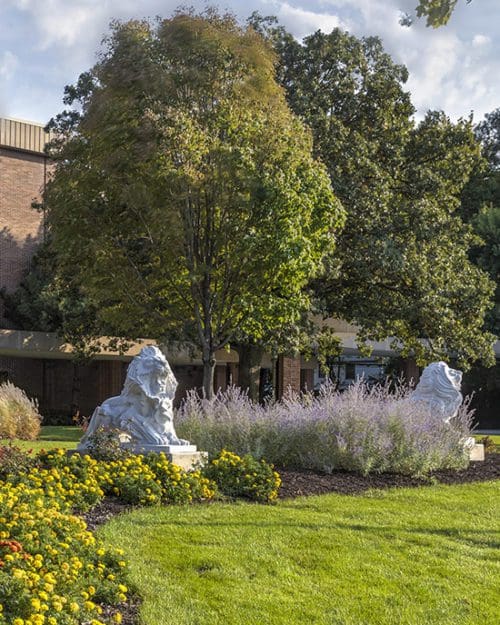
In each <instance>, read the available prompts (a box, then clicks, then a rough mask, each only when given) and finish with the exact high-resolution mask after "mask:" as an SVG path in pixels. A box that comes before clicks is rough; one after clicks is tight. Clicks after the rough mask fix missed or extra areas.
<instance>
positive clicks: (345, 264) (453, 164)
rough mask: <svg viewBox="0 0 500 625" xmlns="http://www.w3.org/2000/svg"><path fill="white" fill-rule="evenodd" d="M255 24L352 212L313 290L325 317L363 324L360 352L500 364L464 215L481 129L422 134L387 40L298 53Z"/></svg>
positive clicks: (488, 289) (457, 127)
mask: <svg viewBox="0 0 500 625" xmlns="http://www.w3.org/2000/svg"><path fill="white" fill-rule="evenodd" d="M252 23H253V24H254V26H255V27H256V28H258V29H259V30H260V31H261V32H263V33H264V34H265V35H266V36H267V38H268V39H269V40H270V41H272V42H273V44H274V46H275V49H276V51H277V53H278V55H279V66H278V75H279V78H280V81H281V83H282V84H283V85H284V87H285V89H286V92H287V98H288V102H289V104H290V106H291V108H292V110H293V111H295V112H296V113H297V114H299V115H301V116H302V118H303V119H304V120H305V121H306V122H307V123H308V124H309V126H310V127H311V129H312V131H313V136H314V149H315V154H316V156H318V157H320V158H321V159H322V160H323V162H324V163H325V164H326V166H327V168H328V171H329V174H330V178H331V181H332V186H333V188H334V190H335V192H336V194H337V195H338V197H339V199H340V200H341V202H342V204H343V206H344V208H345V209H346V212H347V221H346V225H345V228H344V229H343V231H342V233H341V234H340V235H339V237H338V241H337V248H336V254H335V257H331V258H330V259H329V260H328V261H327V263H326V264H327V271H328V276H327V277H326V278H324V277H321V278H320V279H318V280H316V282H315V285H314V286H315V290H316V295H317V296H318V298H319V299H320V301H321V302H322V309H323V311H324V313H325V314H329V315H332V316H335V317H339V318H342V319H345V320H347V321H349V322H351V323H355V324H356V325H358V326H359V328H360V330H359V334H358V340H359V343H360V345H361V347H363V343H365V342H366V341H367V340H369V339H371V340H384V339H386V338H387V337H394V338H395V339H396V340H395V341H394V347H395V348H396V349H397V350H398V351H400V352H401V353H402V354H403V355H408V356H409V355H411V356H413V357H415V358H416V359H417V360H418V361H419V363H420V364H425V363H426V362H428V361H429V360H432V359H436V358H443V357H449V355H450V354H451V355H455V356H456V357H457V358H458V360H459V361H460V363H461V364H462V366H467V363H468V362H471V361H474V360H476V359H477V358H483V359H484V360H485V362H489V363H491V362H492V357H493V352H492V349H491V345H492V342H493V336H492V335H490V334H489V333H487V332H484V331H483V323H484V316H485V312H486V310H487V309H488V307H489V306H490V298H491V295H492V292H493V285H492V283H491V282H490V281H489V280H488V277H487V275H486V274H485V272H484V271H481V270H480V269H479V268H478V267H477V266H475V265H473V264H472V263H471V262H470V261H469V260H468V253H469V250H470V248H471V246H472V245H473V243H474V242H475V237H474V233H473V231H472V229H471V227H470V226H468V225H466V224H464V223H463V221H462V220H461V219H460V215H459V214H458V213H457V212H456V211H457V208H458V207H459V205H460V194H461V192H462V189H463V187H464V185H465V183H466V182H467V180H468V178H469V176H470V174H471V171H472V170H473V169H474V167H479V163H480V162H481V157H480V149H479V145H478V142H477V141H476V139H475V137H474V134H473V131H472V126H471V123H470V121H463V120H462V121H460V122H458V123H457V124H452V123H451V122H450V121H449V119H448V118H447V117H446V116H445V115H444V114H443V113H437V112H434V113H429V114H428V115H427V116H426V118H425V120H424V121H422V122H421V123H420V124H418V125H416V124H415V123H414V121H413V119H412V115H413V112H414V109H413V106H412V104H411V101H410V96H409V94H408V93H407V92H405V91H404V83H405V82H406V79H407V70H406V68H404V67H403V66H401V65H396V64H395V63H394V62H393V61H392V60H391V58H390V57H389V55H388V54H386V53H385V52H384V50H383V48H382V44H381V42H380V40H379V39H377V38H373V37H370V38H366V39H361V40H358V39H356V38H355V37H353V36H350V35H349V34H347V33H344V32H341V31H340V30H338V29H335V30H333V31H332V32H331V33H330V34H325V33H322V32H320V31H318V32H316V33H314V34H313V35H310V36H308V37H306V38H305V39H304V40H303V41H302V42H301V43H299V42H297V41H296V40H295V39H294V38H293V37H292V36H290V35H289V34H288V33H286V32H285V31H284V29H283V28H281V27H277V26H276V25H275V23H273V21H272V20H268V19H266V18H259V16H256V15H254V16H253V17H252ZM423 338H425V339H427V341H425V342H422V340H421V339H423Z"/></svg>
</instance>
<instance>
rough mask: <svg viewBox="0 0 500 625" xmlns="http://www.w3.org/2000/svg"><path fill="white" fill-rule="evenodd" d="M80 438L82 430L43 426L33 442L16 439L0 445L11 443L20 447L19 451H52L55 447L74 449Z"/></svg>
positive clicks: (2, 441) (60, 426) (71, 427)
mask: <svg viewBox="0 0 500 625" xmlns="http://www.w3.org/2000/svg"><path fill="white" fill-rule="evenodd" d="M81 437H82V430H81V429H80V428H78V427H75V426H71V425H44V426H42V429H41V431H40V434H39V436H38V438H37V440H35V441H22V440H20V439H17V438H16V439H14V440H12V441H10V440H7V439H2V440H0V445H8V444H9V443H10V442H12V443H13V444H14V445H17V446H18V447H21V449H33V451H39V450H40V449H54V448H56V447H61V448H63V449H74V448H75V447H76V446H77V444H78V441H79V440H80V439H81Z"/></svg>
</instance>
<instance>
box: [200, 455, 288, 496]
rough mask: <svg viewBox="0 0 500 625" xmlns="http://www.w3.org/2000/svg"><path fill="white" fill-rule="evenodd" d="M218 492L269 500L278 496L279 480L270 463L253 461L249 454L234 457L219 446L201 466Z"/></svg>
mask: <svg viewBox="0 0 500 625" xmlns="http://www.w3.org/2000/svg"><path fill="white" fill-rule="evenodd" d="M204 473H205V475H206V476H207V477H208V478H209V479H211V480H213V481H214V482H215V483H216V484H217V487H218V488H219V490H220V491H221V493H223V494H224V495H226V496H227V497H244V498H245V499H251V500H252V501H259V502H261V503H269V502H272V501H274V500H275V499H276V498H277V496H278V489H279V487H280V484H281V479H280V476H279V474H278V473H276V471H273V467H272V465H270V464H268V463H267V462H266V461H265V460H260V461H259V460H256V459H255V458H254V457H253V456H251V455H250V454H247V455H246V456H243V457H242V458H240V456H237V455H236V454H233V453H231V452H230V451H227V450H226V449H223V450H222V451H221V452H220V453H219V454H218V455H217V456H216V457H215V458H214V459H213V460H212V461H211V462H210V464H209V465H208V466H207V467H206V468H205V469H204Z"/></svg>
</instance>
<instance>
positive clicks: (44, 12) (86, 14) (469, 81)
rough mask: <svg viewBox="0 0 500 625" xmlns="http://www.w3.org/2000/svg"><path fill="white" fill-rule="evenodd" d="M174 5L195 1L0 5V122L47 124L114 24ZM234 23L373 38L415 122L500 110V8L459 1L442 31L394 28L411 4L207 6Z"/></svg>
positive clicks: (305, 0) (352, 0)
mask: <svg viewBox="0 0 500 625" xmlns="http://www.w3.org/2000/svg"><path fill="white" fill-rule="evenodd" d="M179 4H184V5H186V4H188V5H189V6H193V7H195V8H196V9H202V8H203V7H204V6H206V3H205V2H203V1H202V0H188V1H187V2H182V0H174V1H171V0H0V117H1V116H4V117H14V118H18V119H25V120H31V121H37V122H42V123H45V122H47V121H48V120H49V119H50V118H51V117H52V116H53V115H56V114H57V113H58V112H60V111H61V110H63V109H64V105H63V103H62V97H63V92H64V86H65V85H67V84H72V83H74V82H75V81H76V79H77V78H78V75H79V74H80V73H81V72H83V71H85V70H87V69H89V68H90V67H91V66H92V65H93V64H94V63H95V61H96V54H97V52H98V51H99V48H100V45H101V41H102V38H103V37H104V36H105V34H106V33H107V31H108V25H109V23H110V21H111V20H112V19H116V18H117V19H122V20H126V19H130V18H143V17H155V16H157V15H159V16H162V17H168V16H169V15H171V13H172V11H173V10H174V9H175V8H176V7H177V6H178V5H179ZM210 4H212V5H217V6H218V7H219V8H220V9H229V10H231V11H232V12H233V13H235V14H236V15H237V16H238V17H239V18H240V19H241V20H244V19H245V18H247V17H248V16H249V15H250V13H252V11H259V12H260V13H261V14H262V15H275V16H277V17H278V18H279V21H280V22H281V24H283V25H284V26H285V27H286V28H287V29H288V30H289V31H290V32H292V33H293V34H294V35H295V36H296V37H297V38H299V39H301V38H302V37H304V36H306V35H307V34H309V33H311V32H314V31H316V30H318V29H321V30H323V31H325V32H330V31H331V30H332V29H333V28H336V27H339V28H342V29H344V30H347V31H349V32H350V33H351V34H353V35H356V36H357V37H363V36H370V35H376V36H378V37H380V38H381V39H382V41H383V43H384V47H385V49H386V50H387V52H389V53H390V54H391V56H392V57H393V59H394V60H395V61H396V62H398V63H403V64H404V65H406V66H407V67H408V70H409V72H410V78H409V80H408V83H407V89H408V90H409V91H410V92H411V94H412V101H413V104H414V106H415V107H416V109H417V113H416V117H417V119H418V118H422V117H423V116H424V115H425V112H426V111H427V110H428V109H440V110H444V111H445V112H446V113H447V114H448V115H449V116H450V117H451V118H452V119H454V120H456V119H458V118H459V117H468V116H469V115H470V113H471V112H473V114H474V121H480V120H481V119H482V118H483V117H484V114H485V113H488V112H490V111H492V110H494V109H496V108H499V107H500V79H499V77H500V1H499V0H473V1H472V3H471V4H466V1H465V0H459V2H458V5H457V9H456V10H455V13H454V15H453V17H452V19H451V21H450V22H449V24H448V25H447V26H445V27H443V28H439V29H430V28H426V27H425V24H424V22H423V21H422V20H418V21H417V22H416V23H414V25H413V26H412V27H411V28H406V27H403V26H401V25H400V23H399V19H400V15H401V13H402V12H409V13H412V12H413V9H414V7H415V5H416V4H417V0H287V1H281V0H215V1H214V2H211V3H210Z"/></svg>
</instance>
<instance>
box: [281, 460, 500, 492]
mask: <svg viewBox="0 0 500 625" xmlns="http://www.w3.org/2000/svg"><path fill="white" fill-rule="evenodd" d="M276 470H277V471H278V473H279V474H280V475H281V479H282V484H281V488H280V492H279V497H280V499H290V498H294V497H301V496H304V495H323V494H325V493H339V494H341V495H357V494H360V493H363V492H365V491H367V490H369V489H371V488H394V487H411V486H426V485H429V484H436V483H440V484H467V483H469V482H486V481H488V480H498V479H500V453H493V454H488V455H487V456H486V459H485V460H484V462H471V463H470V465H469V466H468V467H467V469H463V470H461V471H455V470H443V471H434V472H433V473H431V474H430V475H429V476H428V477H425V478H414V477H409V476H406V475H397V474H395V473H381V474H378V475H375V474H373V475H367V476H366V477H365V476H363V475H359V474H357V473H351V472H349V471H337V472H335V473H332V474H326V473H317V472H315V471H304V470H300V471H294V470H292V469H280V468H279V467H277V468H276Z"/></svg>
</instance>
